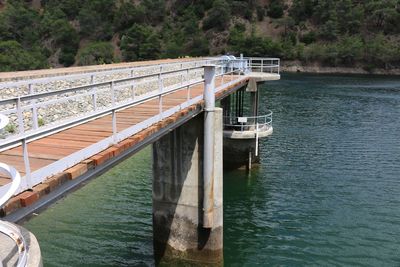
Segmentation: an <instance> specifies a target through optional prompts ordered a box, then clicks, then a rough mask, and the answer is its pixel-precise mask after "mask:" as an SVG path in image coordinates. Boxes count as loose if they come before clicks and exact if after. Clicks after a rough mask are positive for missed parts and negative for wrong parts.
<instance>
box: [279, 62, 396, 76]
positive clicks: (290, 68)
mask: <svg viewBox="0 0 400 267" xmlns="http://www.w3.org/2000/svg"><path fill="white" fill-rule="evenodd" d="M281 71H283V72H305V73H326V74H328V73H341V74H378V75H400V69H399V68H397V69H372V70H366V69H364V68H362V67H361V66H354V67H326V66H322V65H321V64H318V63H311V64H304V63H302V62H300V61H282V62H281Z"/></svg>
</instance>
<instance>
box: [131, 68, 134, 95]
mask: <svg viewBox="0 0 400 267" xmlns="http://www.w3.org/2000/svg"><path fill="white" fill-rule="evenodd" d="M131 78H133V70H131ZM131 95H132V100H134V99H135V80H133V79H132V86H131Z"/></svg>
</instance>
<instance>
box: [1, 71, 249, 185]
mask: <svg viewBox="0 0 400 267" xmlns="http://www.w3.org/2000/svg"><path fill="white" fill-rule="evenodd" d="M238 77H239V76H237V75H235V76H226V77H224V79H223V80H222V78H221V77H217V78H216V87H223V86H224V84H228V83H230V82H231V81H235V84H234V85H237V84H242V83H244V82H245V81H246V80H247V79H248V78H246V77H245V76H241V77H240V79H238ZM228 89H229V87H228V88H225V90H228ZM203 90H204V84H199V85H196V86H194V87H192V88H191V91H190V94H191V96H190V98H196V97H197V96H201V95H202V94H203ZM220 93H222V92H220ZM187 98H188V92H187V90H186V89H181V90H178V91H175V92H173V93H171V94H168V95H165V96H164V97H163V106H162V107H163V110H168V109H170V108H173V107H175V106H179V105H180V104H181V103H183V102H185V101H186V100H187ZM198 102H200V101H198ZM194 104H198V103H194ZM159 112H160V110H159V101H158V99H151V100H149V101H147V102H144V103H141V104H138V105H136V106H133V107H129V108H126V109H123V110H120V111H117V112H116V117H117V120H116V121H117V125H116V126H117V131H118V132H120V131H123V130H125V129H127V128H129V127H132V126H133V125H135V124H138V123H140V122H143V121H145V120H147V119H149V118H152V117H154V116H157V114H159ZM173 115H174V114H173ZM173 115H171V116H173ZM112 135H113V126H112V115H106V116H104V117H100V118H97V119H95V120H92V121H88V122H85V123H83V124H80V125H77V126H74V127H71V128H68V129H65V130H62V131H60V132H58V133H55V134H51V135H49V136H46V137H43V138H40V139H38V140H35V141H32V142H30V143H29V144H28V151H29V162H30V168H31V172H34V171H36V170H39V169H41V168H43V167H45V166H48V165H50V164H52V163H54V162H56V161H58V160H61V159H63V158H65V157H67V156H69V155H71V154H73V153H76V152H79V151H80V150H82V149H84V148H86V147H89V146H91V145H93V144H95V143H96V142H99V141H101V140H103V139H105V138H108V137H111V136H112ZM132 137H134V136H132ZM0 162H4V163H6V164H8V165H11V166H14V167H15V168H16V169H17V170H18V171H19V172H20V173H21V176H24V175H26V172H25V167H24V159H23V148H22V146H21V145H20V146H17V147H15V148H11V149H9V150H6V151H3V152H1V153H0ZM10 182H11V181H10V178H8V177H4V176H0V186H2V185H5V184H7V183H10Z"/></svg>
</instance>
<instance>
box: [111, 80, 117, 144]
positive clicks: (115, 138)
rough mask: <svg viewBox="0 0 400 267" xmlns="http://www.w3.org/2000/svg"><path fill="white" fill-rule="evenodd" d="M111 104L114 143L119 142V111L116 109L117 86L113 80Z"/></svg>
mask: <svg viewBox="0 0 400 267" xmlns="http://www.w3.org/2000/svg"><path fill="white" fill-rule="evenodd" d="M110 86H111V105H112V108H113V110H112V131H113V143H114V144H116V143H117V111H116V110H115V88H114V81H111V85H110Z"/></svg>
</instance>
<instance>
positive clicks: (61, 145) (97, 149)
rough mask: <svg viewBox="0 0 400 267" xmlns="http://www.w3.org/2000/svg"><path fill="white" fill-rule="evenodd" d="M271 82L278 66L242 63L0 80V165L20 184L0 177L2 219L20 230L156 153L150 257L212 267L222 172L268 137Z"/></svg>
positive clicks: (218, 241) (218, 251)
mask: <svg viewBox="0 0 400 267" xmlns="http://www.w3.org/2000/svg"><path fill="white" fill-rule="evenodd" d="M279 78H280V75H279V59H275V58H272V59H271V58H243V57H241V58H240V59H236V58H232V57H231V58H230V57H221V58H202V59H181V60H170V61H168V62H163V61H161V62H160V61H154V62H146V63H140V64H136V65H135V64H133V65H129V64H128V65H126V64H125V65H117V66H112V65H110V66H109V67H108V68H105V67H101V68H100V69H98V68H93V67H92V68H90V67H88V68H84V69H81V70H79V69H77V70H76V71H68V72H67V73H62V75H61V74H60V72H58V73H57V72H54V70H53V71H51V72H49V73H47V74H43V73H42V72H32V73H28V74H26V75H25V76H24V75H21V73H18V74H15V75H14V76H13V75H8V76H7V77H3V80H6V81H3V82H0V90H1V91H2V94H1V99H0V114H1V116H0V125H2V127H0V128H4V129H3V131H2V132H1V133H0V134H1V136H2V138H1V139H0V162H3V163H4V168H5V167H7V166H14V168H15V173H19V174H20V178H19V179H14V180H13V179H12V178H13V175H12V171H8V172H7V171H6V172H4V171H3V173H4V174H1V173H0V196H7V199H8V197H10V196H11V195H13V197H12V198H11V199H9V200H8V201H7V203H5V204H4V205H3V206H2V208H1V211H0V215H1V216H3V217H4V218H5V219H6V220H9V221H13V222H17V221H19V220H22V219H23V218H24V217H26V216H29V214H31V213H32V212H34V211H37V210H40V209H42V208H44V207H45V206H46V205H48V203H50V202H52V201H54V200H55V199H57V198H59V197H60V196H62V195H63V194H65V193H67V192H69V191H70V190H73V189H74V188H76V187H78V186H79V185H80V184H82V182H84V181H85V180H87V179H90V178H92V177H95V176H96V175H98V174H99V173H101V172H104V171H105V170H107V169H109V168H111V167H112V166H113V165H115V164H117V163H118V162H120V161H121V160H123V159H125V158H126V157H129V156H130V155H132V154H133V153H135V152H137V151H138V150H140V149H141V148H143V147H145V146H147V145H149V144H153V228H154V231H153V232H154V247H155V254H156V257H157V258H158V260H164V259H174V258H183V259H186V260H189V261H201V262H211V263H212V262H221V261H222V175H223V174H222V166H223V164H222V163H223V161H224V164H225V165H226V166H228V165H229V166H234V167H238V166H239V165H245V166H246V167H247V168H251V164H252V163H254V162H256V160H257V158H258V139H259V138H261V137H265V136H268V135H269V134H271V133H272V126H271V122H272V113H268V114H263V115H259V114H258V105H259V104H258V89H257V84H258V83H259V82H265V81H268V80H277V79H279ZM245 92H249V94H250V102H251V108H250V111H251V112H250V114H248V115H246V114H244V113H245V111H244V110H245V108H244V105H245V101H244V96H245ZM216 102H217V103H220V106H221V107H222V108H219V107H216V105H215V103H216ZM232 148H234V149H233V150H232ZM229 153H233V155H235V156H233V157H231V156H228V157H226V159H223V155H229ZM229 159H233V161H231V162H229V161H228V160H229ZM0 167H1V166H0ZM10 192H11V193H10ZM10 194H11V195H10ZM2 204H3V203H0V207H1V205H2Z"/></svg>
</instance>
